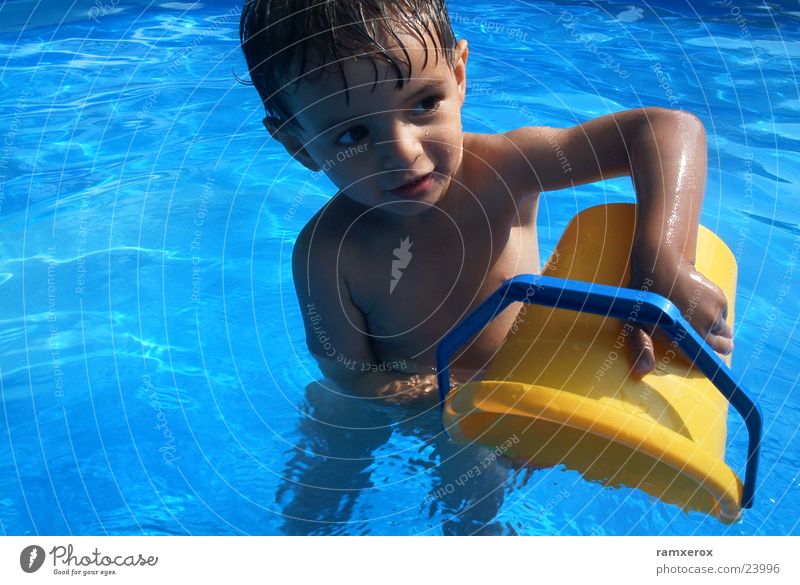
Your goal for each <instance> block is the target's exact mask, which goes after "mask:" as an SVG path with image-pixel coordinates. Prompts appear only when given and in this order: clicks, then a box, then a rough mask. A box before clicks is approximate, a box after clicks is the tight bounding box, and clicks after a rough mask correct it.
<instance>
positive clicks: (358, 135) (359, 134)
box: [336, 126, 368, 146]
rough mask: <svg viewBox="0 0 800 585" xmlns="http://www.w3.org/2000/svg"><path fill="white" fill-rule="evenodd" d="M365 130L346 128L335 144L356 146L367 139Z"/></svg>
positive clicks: (360, 127) (361, 127)
mask: <svg viewBox="0 0 800 585" xmlns="http://www.w3.org/2000/svg"><path fill="white" fill-rule="evenodd" d="M367 134H368V132H367V129H366V128H364V126H356V127H355V128H348V129H347V130H345V131H344V132H342V133H341V134H339V136H338V137H337V138H336V144H338V145H340V146H352V145H354V144H358V143H359V142H361V141H362V140H364V139H365V138H366V137H367Z"/></svg>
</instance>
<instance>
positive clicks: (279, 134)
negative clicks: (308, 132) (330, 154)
mask: <svg viewBox="0 0 800 585" xmlns="http://www.w3.org/2000/svg"><path fill="white" fill-rule="evenodd" d="M261 123H262V124H264V128H266V129H267V131H268V132H269V133H270V135H271V136H272V137H273V138H274V139H275V140H277V141H278V142H280V143H281V144H283V147H284V148H285V149H286V152H288V153H289V154H290V155H292V158H294V159H295V160H296V161H298V162H299V163H300V164H302V165H303V166H304V167H306V168H307V169H309V170H312V171H314V172H316V171H319V170H320V169H321V167H320V166H319V165H318V164H317V163H316V162H314V159H313V158H311V155H310V154H308V151H306V149H305V147H304V146H303V141H302V140H300V139H299V138H298V137H297V136H296V135H295V134H294V133H293V132H292V131H291V130H290V129H288V128H287V127H286V125H285V124H283V123H282V122H281V121H280V120H279V119H278V118H275V117H272V116H267V117H265V118H264V119H263V120H261Z"/></svg>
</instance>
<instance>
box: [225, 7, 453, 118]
mask: <svg viewBox="0 0 800 585" xmlns="http://www.w3.org/2000/svg"><path fill="white" fill-rule="evenodd" d="M398 25H399V26H400V27H401V29H402V30H403V32H407V33H409V34H411V35H413V36H414V37H416V38H418V39H419V41H420V43H421V44H422V46H423V47H425V48H426V49H427V48H428V42H429V40H430V42H432V43H433V45H434V47H436V49H437V50H436V51H435V54H436V59H437V61H438V58H439V52H442V53H443V54H444V56H445V58H446V60H447V62H448V64H449V65H450V66H451V67H452V66H453V55H454V52H453V49H454V47H455V35H454V34H453V29H452V27H451V25H450V18H449V16H448V14H447V7H446V5H445V0H247V2H246V3H245V5H244V8H243V9H242V18H241V21H240V23H239V37H240V39H241V43H242V52H243V53H244V57H245V60H246V61H247V67H248V69H249V70H250V79H251V80H252V85H254V86H255V88H256V89H257V90H258V94H259V96H260V97H261V102H262V103H263V104H264V109H265V110H266V112H267V115H268V116H274V117H276V118H278V119H280V120H281V121H282V122H284V123H287V122H288V123H292V122H293V121H294V118H293V114H292V112H290V111H289V108H288V107H287V104H286V100H285V99H284V97H283V96H284V95H285V94H286V93H287V89H289V88H291V87H292V86H293V85H294V84H296V83H297V82H299V80H300V79H301V78H302V79H303V80H309V81H313V80H314V79H315V78H317V77H318V76H319V75H320V74H321V73H322V72H331V71H334V72H336V71H338V72H339V74H340V75H341V77H342V80H343V82H344V86H345V98H346V99H347V100H348V103H349V99H350V96H349V93H348V91H347V87H348V86H347V79H346V78H345V75H344V68H343V66H342V59H344V58H347V57H350V56H353V55H365V56H367V57H369V59H370V60H371V61H372V63H373V66H374V67H375V83H377V82H378V68H377V62H378V61H382V62H384V63H387V64H389V65H390V67H391V68H392V69H393V70H394V72H395V73H396V76H397V87H398V88H402V87H403V84H404V83H405V82H407V81H408V79H409V77H410V76H411V73H412V72H411V58H410V56H409V53H408V50H407V49H406V47H405V45H403V43H402V41H401V40H400V38H399V37H398V35H397V32H398V31H397V30H395V29H396V28H397V27H398ZM382 39H384V40H386V39H388V40H389V41H391V42H393V43H396V44H397V46H399V47H400V48H401V49H402V53H403V55H404V58H399V59H398V57H397V56H396V54H395V55H394V56H393V55H392V54H390V53H389V52H388V50H387V47H386V46H385V44H384V43H383V42H381V40H382ZM427 64H428V52H427V51H426V52H425V61H424V63H423V68H424V67H426V66H427ZM244 83H247V82H244ZM295 124H296V122H295Z"/></svg>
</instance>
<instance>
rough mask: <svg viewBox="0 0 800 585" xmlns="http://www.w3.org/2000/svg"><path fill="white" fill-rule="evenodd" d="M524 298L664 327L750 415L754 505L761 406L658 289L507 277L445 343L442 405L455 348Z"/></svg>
mask: <svg viewBox="0 0 800 585" xmlns="http://www.w3.org/2000/svg"><path fill="white" fill-rule="evenodd" d="M520 301H521V302H524V303H530V304H534V305H542V306H545V307H554V308H556V309H566V310H569V311H578V312H584V313H592V314H595V315H604V316H608V317H614V318H617V319H621V320H626V319H628V318H629V317H630V316H631V315H636V319H635V321H634V322H636V323H638V324H640V325H656V326H658V327H660V328H661V329H662V330H663V331H664V332H665V333H666V334H667V335H669V337H670V338H671V339H672V340H673V341H674V342H675V343H676V344H677V345H678V347H679V348H680V349H681V350H682V351H683V353H684V354H685V355H686V357H687V358H689V360H691V361H692V363H693V364H694V365H695V366H697V368H698V369H699V370H700V371H701V372H702V373H703V374H704V375H705V376H706V377H707V378H708V379H709V380H711V382H712V383H713V384H714V386H716V388H717V389H718V390H719V391H720V392H721V393H722V395H723V396H724V397H725V398H726V399H727V400H728V402H730V403H731V404H732V405H733V407H734V408H735V409H736V411H737V412H738V413H739V415H740V416H741V417H742V419H743V420H744V423H745V426H746V427H747V432H748V444H747V464H746V468H745V479H744V491H743V493H742V507H743V508H750V507H752V505H753V498H754V495H755V488H756V475H757V473H758V457H759V447H760V444H761V427H762V418H761V411H760V410H759V408H758V405H757V404H755V403H754V402H753V401H752V400H751V399H750V397H749V396H748V395H747V393H746V392H745V391H744V390H743V389H742V386H741V384H740V383H739V382H738V381H737V378H736V377H735V376H734V374H733V372H731V370H730V369H729V368H728V367H727V366H726V365H725V363H724V362H723V361H722V360H721V359H720V358H719V356H718V355H717V354H716V353H715V352H714V350H712V349H711V347H710V346H709V345H708V344H707V343H706V342H705V340H704V339H703V338H702V337H700V335H699V334H698V333H697V332H696V331H695V330H694V329H693V328H692V326H691V325H689V323H688V322H687V321H686V320H685V319H684V318H683V316H682V315H681V313H680V311H679V310H678V308H677V307H676V306H675V305H673V304H672V303H671V302H670V301H669V300H668V299H666V298H664V297H662V296H661V295H659V294H656V293H653V292H643V291H638V290H634V289H626V288H617V287H615V286H608V285H604V284H597V283H592V282H581V281H578V280H568V279H564V278H555V277H553V276H542V275H541V274H521V275H519V276H515V277H514V278H511V279H509V280H507V281H505V282H504V283H503V284H502V285H500V288H498V289H497V290H496V291H495V292H494V293H492V295H491V296H489V298H487V299H486V300H485V301H483V303H481V304H480V305H479V306H478V307H477V308H476V309H475V310H474V311H473V312H472V313H470V314H469V315H467V317H466V318H465V319H463V320H462V321H461V322H460V323H458V325H456V326H455V327H453V329H451V330H450V332H449V333H448V334H447V335H445V337H444V339H442V341H441V343H439V346H438V347H437V349H436V371H437V380H438V383H439V400H440V406H441V408H444V403H445V398H447V393H448V392H449V391H450V358H451V356H452V355H453V353H454V352H455V350H456V349H458V348H459V347H461V346H462V345H464V343H466V342H467V341H469V340H470V339H471V338H472V337H473V336H474V335H475V334H476V333H478V332H479V331H481V330H482V329H483V328H484V327H485V326H486V325H487V324H488V323H489V322H490V321H491V320H492V319H494V318H495V317H496V316H497V315H498V314H500V313H501V312H502V311H503V309H505V308H506V307H507V306H508V305H510V304H511V303H514V302H520Z"/></svg>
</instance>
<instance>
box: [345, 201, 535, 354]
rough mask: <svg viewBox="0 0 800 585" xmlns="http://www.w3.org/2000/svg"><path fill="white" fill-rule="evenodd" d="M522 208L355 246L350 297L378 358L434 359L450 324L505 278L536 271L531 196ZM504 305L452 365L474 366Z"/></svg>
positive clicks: (489, 349)
mask: <svg viewBox="0 0 800 585" xmlns="http://www.w3.org/2000/svg"><path fill="white" fill-rule="evenodd" d="M530 204H531V207H532V209H530V210H529V211H530V213H527V214H525V215H523V216H520V215H519V214H514V215H509V216H508V217H486V216H484V217H480V214H477V215H476V214H464V216H462V217H458V218H456V217H453V218H451V219H452V221H447V222H442V223H440V224H439V226H438V227H437V229H435V230H425V231H417V232H409V233H402V232H397V231H392V232H390V233H384V234H381V235H379V236H376V237H373V238H372V239H371V243H370V245H369V246H368V247H364V246H360V247H359V248H358V250H359V251H358V252H357V257H355V258H352V259H351V260H352V261H355V262H357V263H358V265H359V266H358V267H355V266H354V267H353V268H357V270H355V271H354V272H355V273H356V274H357V275H358V277H357V281H356V282H355V283H354V286H353V287H352V290H353V295H354V297H355V298H354V300H355V301H356V303H357V305H358V306H359V307H360V308H361V309H362V311H364V314H365V316H366V321H367V326H368V328H369V331H368V333H369V335H370V341H371V345H372V349H373V352H374V354H375V356H376V357H377V358H378V359H380V360H386V361H393V360H399V359H405V360H410V361H411V362H413V363H415V364H419V365H421V366H424V367H432V366H433V365H434V364H435V351H436V346H437V345H438V343H439V341H441V339H442V337H443V336H444V335H445V334H446V333H447V332H448V331H449V330H450V328H452V327H453V326H454V325H455V324H456V323H458V322H459V321H460V320H461V319H463V318H464V317H465V316H466V315H467V314H468V313H469V312H470V311H471V310H473V309H474V308H475V307H476V306H477V305H478V304H480V303H481V302H482V301H483V300H484V299H486V297H488V296H489V295H490V294H491V293H492V292H494V291H495V290H496V289H497V287H498V286H499V285H500V284H501V283H502V282H503V281H505V280H507V279H508V278H510V277H512V276H514V275H516V274H520V273H536V272H538V271H539V256H538V247H537V239H536V221H535V219H536V218H535V215H536V213H535V207H534V206H535V201H533V200H532V201H531V202H530ZM518 310H519V307H518V306H513V305H512V306H511V307H509V308H508V309H507V310H506V311H505V312H504V313H503V314H501V315H500V316H499V317H498V318H497V319H495V320H494V321H493V322H492V323H491V324H490V325H489V327H487V328H486V329H485V330H484V331H483V333H482V334H481V335H480V336H479V337H477V338H476V339H474V340H473V342H472V343H471V344H469V346H468V347H466V348H465V350H464V353H463V355H462V356H461V357H460V358H459V359H458V360H457V364H460V365H462V366H464V367H474V368H480V367H482V365H483V364H484V363H485V362H486V361H487V360H488V359H489V358H490V357H491V355H492V354H493V353H494V352H495V351H496V350H497V349H498V348H499V346H500V344H501V343H502V341H503V339H504V338H505V335H506V333H507V332H508V329H509V328H510V327H511V325H512V323H513V320H514V318H515V316H516V313H517V311H518Z"/></svg>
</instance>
